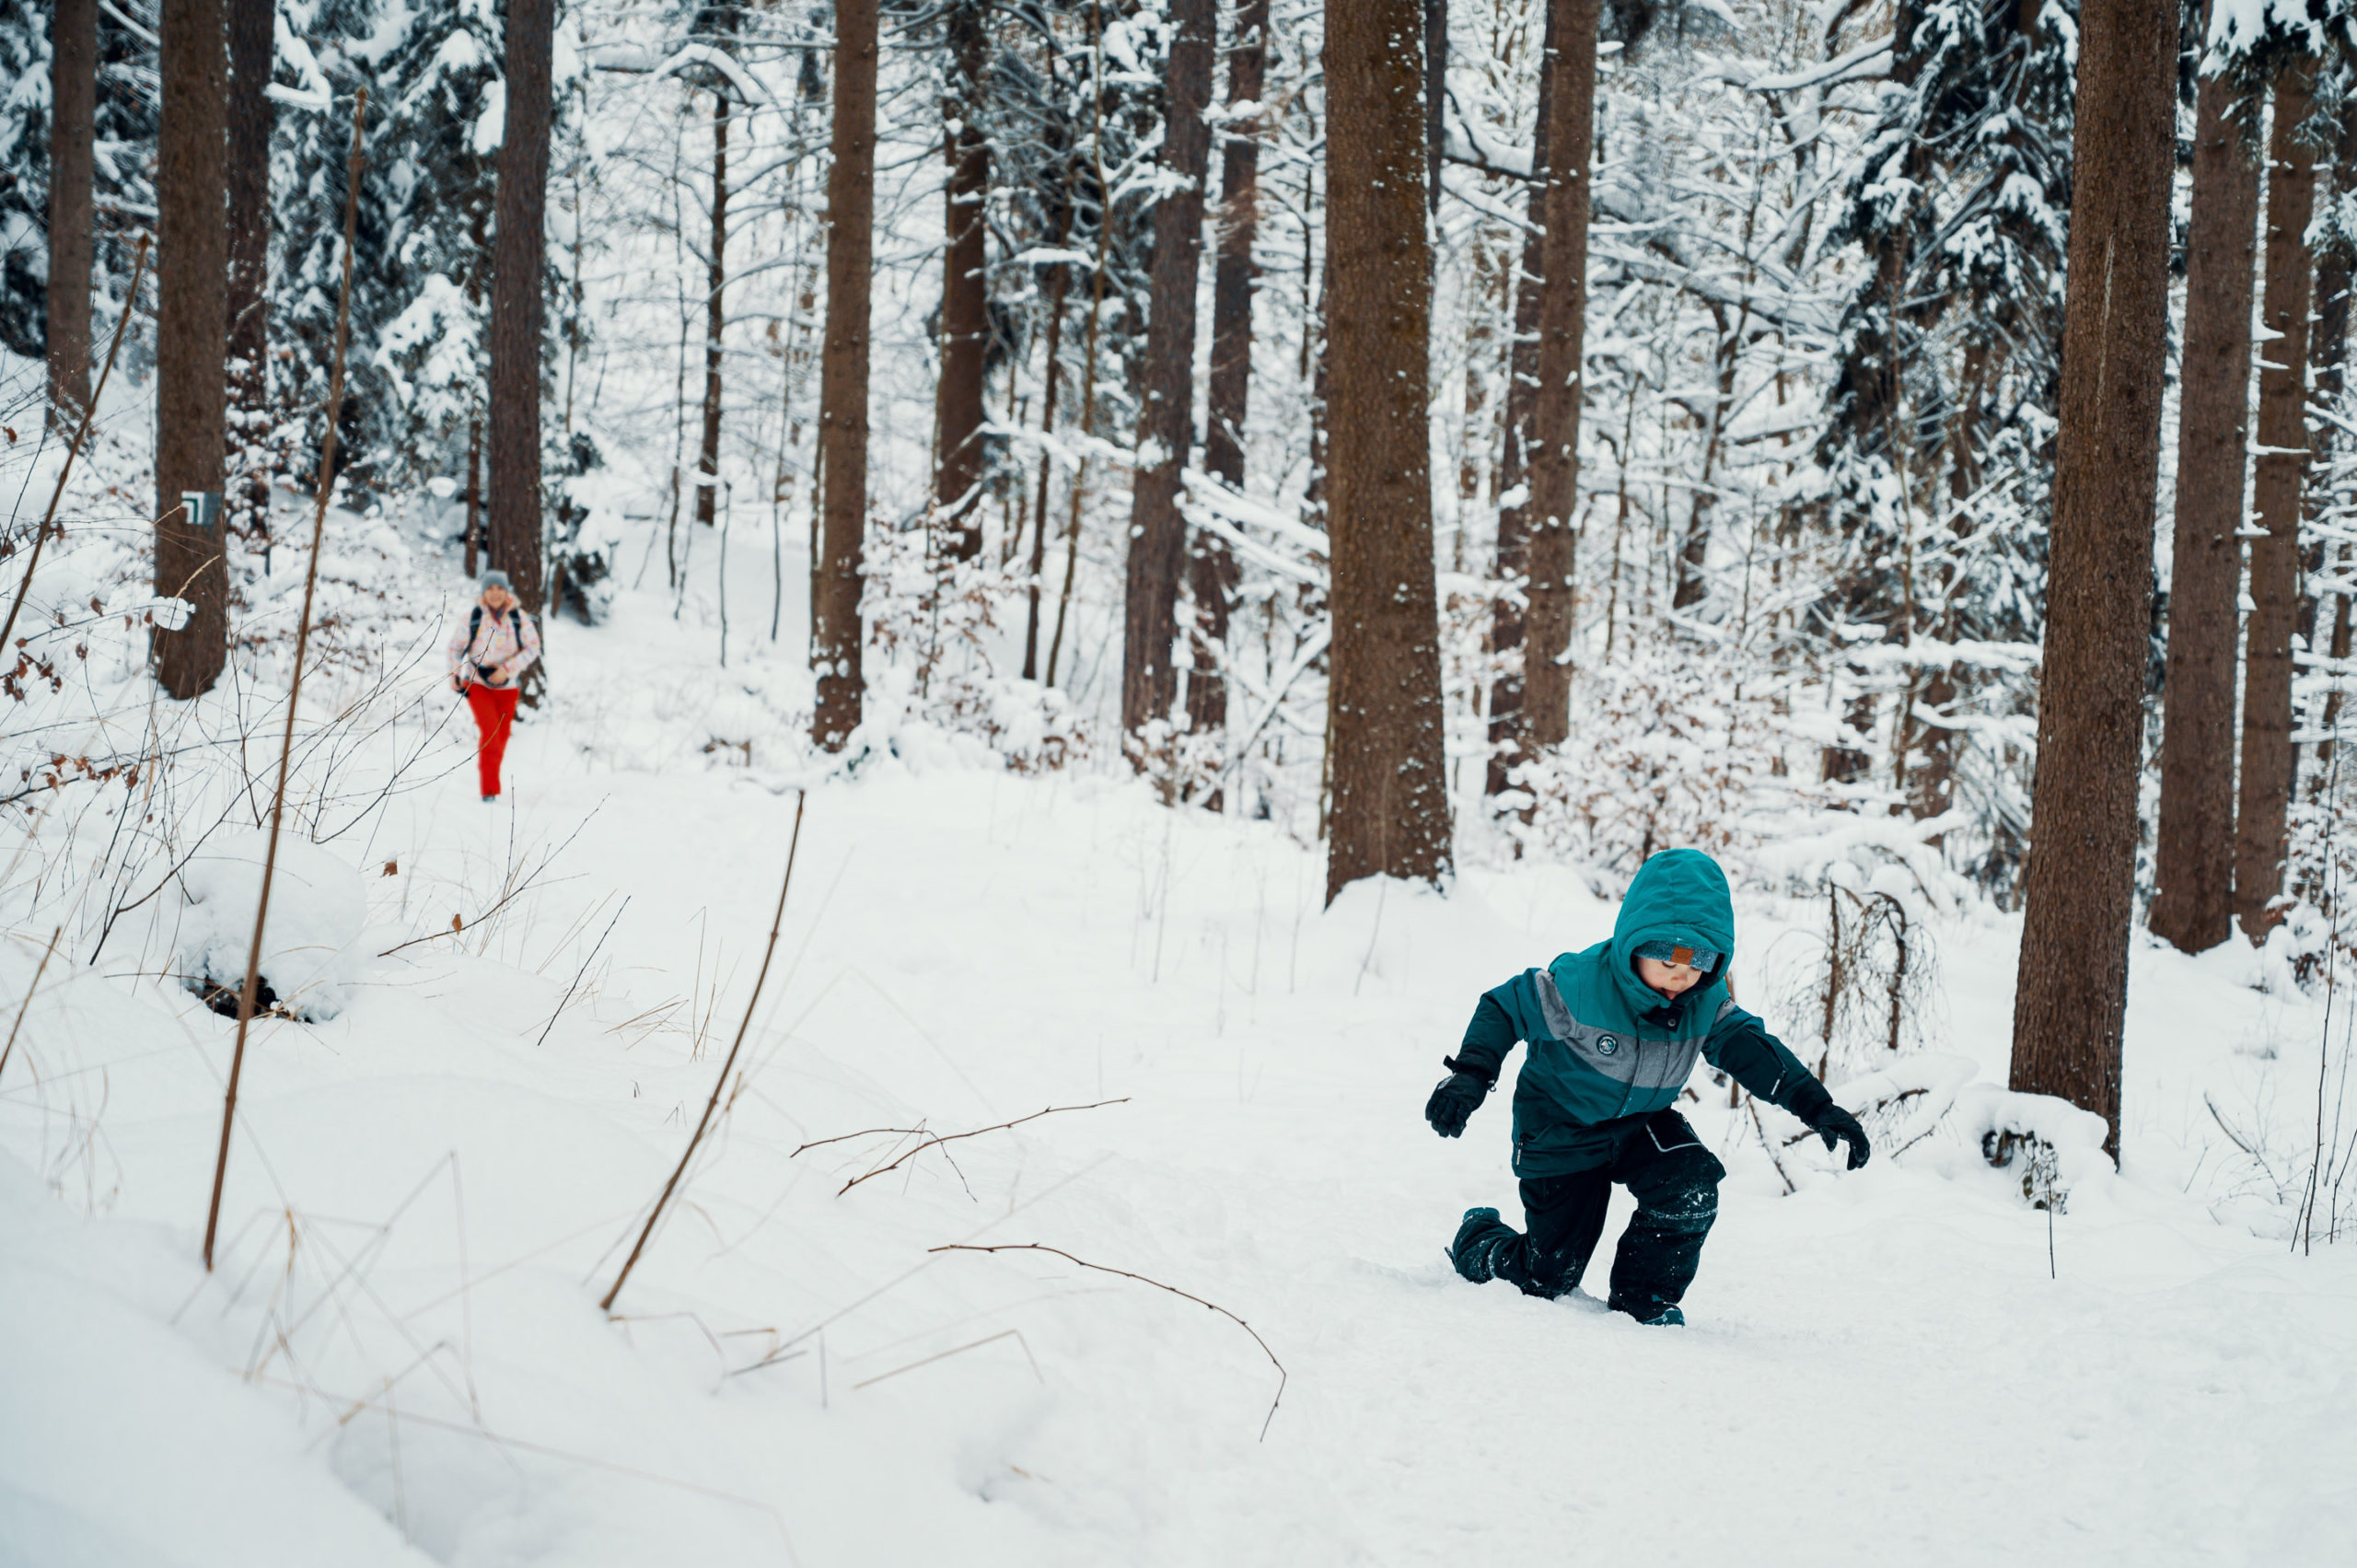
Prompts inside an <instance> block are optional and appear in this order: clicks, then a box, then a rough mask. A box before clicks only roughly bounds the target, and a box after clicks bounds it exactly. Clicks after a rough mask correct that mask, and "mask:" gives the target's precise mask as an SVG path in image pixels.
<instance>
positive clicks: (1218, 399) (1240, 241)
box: [1187, 0, 1269, 734]
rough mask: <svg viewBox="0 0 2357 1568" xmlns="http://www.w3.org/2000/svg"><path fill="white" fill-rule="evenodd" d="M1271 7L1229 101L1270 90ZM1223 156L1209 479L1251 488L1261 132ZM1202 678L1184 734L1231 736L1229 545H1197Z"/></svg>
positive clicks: (1233, 44)
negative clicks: (1248, 445)
mask: <svg viewBox="0 0 2357 1568" xmlns="http://www.w3.org/2000/svg"><path fill="white" fill-rule="evenodd" d="M1268 62H1269V0H1243V4H1242V5H1241V6H1238V7H1237V13H1236V36H1235V37H1234V38H1233V39H1232V40H1231V41H1229V44H1228V55H1227V101H1228V104H1229V106H1230V107H1233V106H1235V105H1237V104H1239V103H1258V102H1259V101H1260V93H1261V89H1262V87H1263V84H1264V83H1265V82H1266V80H1267V75H1268ZM1226 130H1227V145H1226V147H1225V149H1224V150H1223V152H1222V154H1221V159H1220V162H1221V168H1220V192H1219V194H1220V226H1219V254H1218V258H1217V260H1216V261H1214V262H1213V268H1212V374H1211V384H1210V386H1209V388H1208V389H1206V392H1205V400H1204V401H1205V404H1206V406H1205V408H1204V411H1203V471H1204V472H1205V473H1207V474H1209V475H1211V476H1212V477H1213V479H1216V480H1218V481H1219V482H1221V483H1222V484H1225V485H1226V486H1227V487H1228V488H1229V489H1231V490H1241V489H1243V488H1244V441H1243V436H1244V420H1245V415H1246V413H1247V412H1248V410H1249V407H1250V403H1251V396H1252V284H1253V280H1254V278H1255V277H1256V276H1258V273H1257V270H1256V269H1255V268H1254V266H1253V264H1252V238H1253V234H1254V232H1255V229H1256V227H1257V226H1258V222H1259V201H1260V126H1259V124H1258V123H1257V122H1255V123H1251V124H1245V123H1243V122H1230V123H1229V124H1228V126H1227V127H1226ZM1191 553H1192V560H1191V562H1190V583H1189V587H1190V588H1191V589H1192V590H1193V593H1194V599H1195V626H1194V636H1195V668H1194V669H1193V671H1192V672H1191V673H1190V674H1189V676H1188V677H1187V726H1188V727H1189V728H1190V729H1192V730H1194V731H1196V732H1197V733H1199V734H1208V733H1210V732H1213V731H1215V730H1224V729H1225V728H1226V727H1227V677H1226V675H1225V673H1224V672H1225V662H1226V658H1227V620H1228V614H1229V610H1230V606H1231V603H1232V601H1233V599H1234V598H1235V594H1236V585H1237V580H1238V575H1237V568H1236V558H1235V556H1234V555H1233V554H1232V553H1231V552H1229V550H1228V548H1227V545H1226V544H1225V542H1224V541H1222V540H1219V539H1216V538H1213V537H1212V536H1210V535H1207V534H1198V535H1197V536H1196V537H1195V539H1194V541H1193V544H1192V549H1191Z"/></svg>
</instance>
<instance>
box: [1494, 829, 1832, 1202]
mask: <svg viewBox="0 0 2357 1568" xmlns="http://www.w3.org/2000/svg"><path fill="white" fill-rule="evenodd" d="M1661 941H1666V942H1669V943H1672V944H1674V945H1677V946H1679V947H1696V948H1707V949H1709V950H1710V951H1713V952H1715V953H1717V954H1718V955H1719V958H1718V961H1717V963H1716V964H1715V965H1714V966H1713V968H1712V969H1711V970H1710V971H1709V972H1708V973H1707V974H1705V975H1704V976H1703V978H1702V979H1701V980H1699V981H1696V982H1695V984H1694V985H1693V987H1692V988H1691V989H1690V990H1689V991H1687V992H1686V993H1684V994H1683V995H1681V996H1679V997H1678V998H1677V999H1676V1000H1674V1001H1673V1000H1668V999H1666V998H1664V997H1663V996H1662V994H1661V993H1659V992H1657V991H1655V990H1654V989H1653V988H1652V987H1650V986H1648V985H1646V984H1645V983H1644V981H1641V980H1639V979H1638V978H1637V967H1636V954H1637V949H1638V948H1639V947H1643V946H1644V945H1645V944H1647V943H1649V942H1661ZM1734 961H1735V903H1734V900H1732V899H1731V898H1729V897H1728V894H1727V878H1726V874H1725V873H1724V872H1723V871H1721V870H1720V869H1719V865H1718V862H1716V861H1714V860H1713V859H1712V858H1711V857H1710V856H1709V855H1707V854H1703V853H1702V852H1701V851H1700V850H1691V849H1674V850H1667V851H1665V852H1663V853H1662V854H1657V855H1655V856H1654V857H1653V858H1652V859H1651V860H1648V861H1646V862H1645V864H1644V865H1643V867H1641V868H1640V869H1639V870H1638V872H1637V876H1636V880H1634V881H1633V882H1631V883H1630V884H1629V896H1628V898H1627V899H1626V900H1624V901H1623V902H1622V903H1621V905H1620V919H1619V920H1618V921H1616V922H1615V923H1613V927H1612V939H1611V940H1610V941H1609V942H1599V943H1597V944H1596V946H1595V947H1590V948H1587V949H1586V950H1585V951H1583V952H1578V953H1565V954H1564V955H1562V957H1561V958H1557V959H1556V960H1555V961H1554V962H1553V963H1551V964H1549V965H1547V966H1546V967H1545V968H1544V969H1532V970H1524V971H1523V972H1522V973H1520V974H1518V975H1516V976H1515V977H1514V978H1513V979H1512V980H1510V981H1506V982H1505V983H1504V984H1503V985H1500V986H1497V987H1495V988H1494V989H1492V990H1491V991H1489V992H1486V993H1483V994H1482V997H1481V1000H1480V1005H1477V1006H1476V1007H1475V1008H1474V1010H1473V1021H1472V1022H1471V1023H1470V1024H1469V1025H1467V1026H1466V1029H1465V1040H1464V1043H1463V1044H1462V1045H1460V1046H1459V1047H1458V1048H1457V1056H1456V1058H1455V1059H1454V1061H1453V1063H1452V1064H1453V1065H1455V1066H1456V1067H1457V1068H1458V1069H1459V1070H1460V1071H1464V1072H1470V1073H1472V1074H1475V1075H1476V1076H1478V1077H1480V1078H1483V1079H1486V1080H1487V1081H1488V1082H1490V1083H1492V1084H1495V1083H1496V1082H1497V1078H1498V1073H1499V1070H1500V1069H1501V1068H1502V1067H1503V1066H1504V1063H1505V1059H1506V1054H1507V1052H1509V1051H1512V1050H1513V1049H1514V1047H1515V1042H1516V1041H1517V1040H1519V1041H1523V1042H1525V1043H1527V1045H1528V1046H1529V1048H1530V1050H1529V1053H1528V1055H1527V1056H1526V1057H1525V1059H1524V1061H1523V1064H1522V1073H1521V1075H1520V1076H1519V1077H1518V1078H1517V1079H1516V1080H1515V1091H1514V1169H1515V1175H1516V1176H1520V1177H1530V1178H1537V1177H1549V1176H1563V1175H1568V1174H1570V1173H1571V1172H1573V1171H1579V1170H1590V1169H1594V1168H1596V1167H1598V1166H1600V1165H1604V1164H1607V1163H1608V1162H1609V1161H1610V1159H1611V1157H1612V1151H1613V1149H1614V1148H1615V1147H1616V1146H1617V1145H1618V1144H1619V1143H1620V1139H1621V1137H1622V1135H1623V1134H1624V1133H1625V1132H1627V1131H1628V1130H1629V1129H1630V1128H1631V1127H1633V1126H1635V1125H1636V1124H1637V1123H1638V1122H1639V1121H1642V1120H1643V1118H1645V1117H1647V1116H1651V1115H1653V1114H1654V1113H1655V1112H1656V1111H1661V1110H1666V1109H1669V1108H1670V1107H1671V1106H1674V1105H1676V1104H1677V1103H1678V1092H1679V1091H1680V1090H1681V1089H1683V1088H1684V1087H1685V1086H1686V1080H1687V1079H1688V1078H1689V1077H1690V1076H1691V1075H1692V1074H1693V1072H1694V1062H1695V1059H1696V1058H1697V1057H1700V1058H1701V1059H1702V1060H1704V1061H1706V1062H1708V1063H1711V1065H1712V1066H1713V1067H1716V1068H1718V1069H1719V1070H1720V1071H1722V1072H1724V1073H1727V1074H1731V1075H1733V1077H1734V1078H1735V1080H1736V1082H1737V1083H1739V1084H1741V1085H1742V1086H1744V1087H1745V1088H1747V1089H1749V1090H1750V1091H1751V1092H1752V1093H1753V1094H1755V1095H1757V1096H1759V1098H1761V1099H1764V1100H1767V1101H1770V1102H1771V1103H1772V1104H1775V1105H1780V1106H1782V1107H1783V1108H1784V1109H1787V1110H1789V1111H1791V1112H1793V1114H1794V1115H1795V1116H1798V1117H1799V1118H1800V1119H1801V1120H1802V1121H1805V1122H1810V1123H1814V1122H1815V1121H1817V1116H1818V1114H1819V1113H1820V1112H1822V1111H1823V1109H1825V1107H1826V1106H1828V1105H1829V1104H1831V1103H1832V1098H1833V1097H1832V1096H1830V1095H1829V1094H1827V1093H1826V1091H1825V1086H1824V1085H1822V1084H1820V1083H1818V1082H1817V1079H1816V1078H1815V1077H1813V1076H1811V1075H1810V1074H1809V1071H1808V1069H1807V1068H1805V1067H1804V1066H1802V1065H1801V1063H1800V1060H1799V1059H1798V1058H1797V1057H1795V1056H1794V1054H1793V1053H1792V1052H1791V1051H1787V1050H1785V1049H1784V1046H1783V1042H1782V1041H1781V1040H1777V1039H1776V1037H1775V1036H1773V1035H1771V1034H1770V1033H1769V1032H1768V1030H1767V1028H1766V1027H1765V1026H1764V1025H1762V1024H1761V1023H1760V1021H1759V1018H1758V1017H1757V1016H1753V1015H1752V1014H1750V1013H1747V1012H1745V1011H1744V1010H1743V1009H1742V1008H1740V1007H1738V1006H1736V1004H1735V998H1734V997H1733V996H1732V995H1731V994H1730V993H1728V990H1727V970H1728V967H1729V966H1730V965H1731V964H1732V963H1733V962H1734Z"/></svg>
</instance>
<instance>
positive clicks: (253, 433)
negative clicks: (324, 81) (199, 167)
mask: <svg viewBox="0 0 2357 1568" xmlns="http://www.w3.org/2000/svg"><path fill="white" fill-rule="evenodd" d="M228 6H229V373H230V375H231V376H232V377H234V382H233V396H234V399H235V401H236V403H237V408H236V410H235V412H233V413H232V414H231V415H230V421H229V423H230V425H231V436H230V439H231V442H232V445H233V446H234V447H235V448H236V452H235V455H234V459H233V462H232V468H233V470H234V473H233V477H232V482H233V483H235V485H236V486H237V494H235V495H233V496H231V497H230V498H229V509H230V511H231V512H232V513H233V514H234V515H235V517H236V519H237V521H238V526H240V527H242V528H244V529H245V531H246V533H247V536H248V537H249V538H250V539H254V540H261V541H262V543H263V547H264V548H265V549H267V548H268V539H269V533H270V458H269V454H268V450H267V447H266V442H267V441H268V438H269V435H270V427H271V410H270V302H269V299H268V297H267V296H266V295H265V293H264V290H265V288H266V286H267V285H268V283H269V273H270V134H271V129H272V126H273V122H275V121H276V119H277V110H275V108H274V107H273V105H272V103H271V101H270V95H269V94H268V93H267V92H266V91H264V90H263V89H264V88H266V87H269V86H270V67H271V60H272V41H271V29H272V24H273V21H274V20H275V18H276V17H277V14H278V8H277V6H276V5H275V4H274V3H273V0H228Z"/></svg>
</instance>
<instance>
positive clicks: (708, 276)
mask: <svg viewBox="0 0 2357 1568" xmlns="http://www.w3.org/2000/svg"><path fill="white" fill-rule="evenodd" d="M727 285H728V84H727V83H726V81H722V82H720V83H718V84H717V85H715V86H714V88H713V90H712V253H711V255H710V256H708V257H707V258H706V259H705V266H704V288H705V291H706V292H705V294H704V301H703V445H702V447H699V448H698V449H697V453H696V471H697V472H698V473H700V474H702V476H703V482H702V483H701V484H699V485H697V486H696V521H697V522H700V523H702V525H703V526H704V527H706V528H710V527H712V525H713V519H714V516H715V510H714V509H715V507H716V506H717V505H718V496H719V494H720V385H721V383H720V369H721V366H720V345H721V333H722V331H723V330H724V329H725V328H726V326H727V324H728V312H727V309H726V308H725V307H724V305H723V304H722V302H721V291H722V290H723V289H725V288H726V287H727Z"/></svg>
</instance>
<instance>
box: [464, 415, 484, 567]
mask: <svg viewBox="0 0 2357 1568" xmlns="http://www.w3.org/2000/svg"><path fill="white" fill-rule="evenodd" d="M481 556H482V420H481V419H480V418H476V419H470V420H468V421H467V563H466V564H467V578H468V580H469V581H470V582H471V581H473V579H474V576H475V574H476V573H477V572H479V571H481V570H482V561H481Z"/></svg>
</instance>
